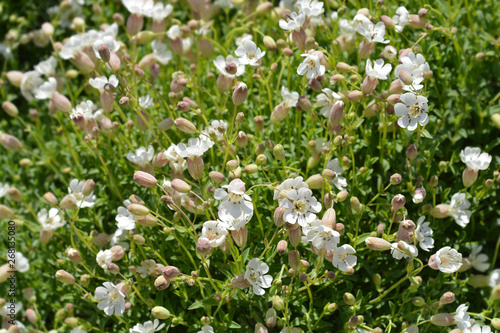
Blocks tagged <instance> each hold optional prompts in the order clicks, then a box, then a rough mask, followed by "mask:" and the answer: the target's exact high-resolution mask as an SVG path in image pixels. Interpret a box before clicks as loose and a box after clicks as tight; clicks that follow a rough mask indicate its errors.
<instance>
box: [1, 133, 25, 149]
mask: <svg viewBox="0 0 500 333" xmlns="http://www.w3.org/2000/svg"><path fill="white" fill-rule="evenodd" d="M0 144H2V146H3V147H4V148H5V149H7V150H11V151H21V150H22V149H23V144H22V143H21V142H20V141H19V140H18V139H17V138H16V137H14V136H12V135H10V134H5V133H0Z"/></svg>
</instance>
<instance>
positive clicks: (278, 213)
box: [274, 206, 286, 227]
mask: <svg viewBox="0 0 500 333" xmlns="http://www.w3.org/2000/svg"><path fill="white" fill-rule="evenodd" d="M285 211H286V208H285V207H282V206H279V207H278V208H276V210H275V211H274V224H275V225H276V226H277V227H281V226H282V225H283V224H285V220H284V219H283V214H284V213H285Z"/></svg>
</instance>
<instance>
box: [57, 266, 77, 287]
mask: <svg viewBox="0 0 500 333" xmlns="http://www.w3.org/2000/svg"><path fill="white" fill-rule="evenodd" d="M56 279H57V281H59V282H61V283H64V284H75V277H74V276H73V275H71V274H70V273H68V272H66V271H64V270H62V269H61V270H58V271H57V272H56Z"/></svg>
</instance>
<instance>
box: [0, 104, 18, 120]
mask: <svg viewBox="0 0 500 333" xmlns="http://www.w3.org/2000/svg"><path fill="white" fill-rule="evenodd" d="M2 109H3V110H4V111H5V113H7V114H8V115H9V116H11V117H15V116H17V115H18V114H19V110H18V109H17V107H16V106H15V105H14V104H12V103H11V102H9V101H5V102H3V103H2Z"/></svg>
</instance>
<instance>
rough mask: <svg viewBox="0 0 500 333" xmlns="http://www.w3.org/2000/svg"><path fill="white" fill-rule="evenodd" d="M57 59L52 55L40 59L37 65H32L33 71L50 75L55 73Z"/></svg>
mask: <svg viewBox="0 0 500 333" xmlns="http://www.w3.org/2000/svg"><path fill="white" fill-rule="evenodd" d="M56 67H57V59H56V58H55V57H54V56H50V57H49V58H48V59H47V60H44V61H41V62H40V63H38V65H35V66H34V69H35V71H37V72H38V73H40V74H42V75H45V76H51V75H54V74H56Z"/></svg>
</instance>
